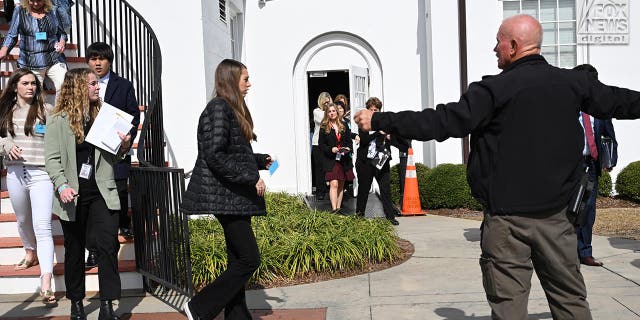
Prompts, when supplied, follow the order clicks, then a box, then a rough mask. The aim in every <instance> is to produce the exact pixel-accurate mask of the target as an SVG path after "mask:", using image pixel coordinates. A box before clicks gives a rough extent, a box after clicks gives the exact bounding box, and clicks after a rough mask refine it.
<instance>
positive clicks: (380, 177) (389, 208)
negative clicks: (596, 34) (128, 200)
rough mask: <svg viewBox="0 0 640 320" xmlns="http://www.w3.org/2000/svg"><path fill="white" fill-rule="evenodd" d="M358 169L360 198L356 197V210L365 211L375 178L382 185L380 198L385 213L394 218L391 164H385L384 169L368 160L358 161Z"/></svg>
mask: <svg viewBox="0 0 640 320" xmlns="http://www.w3.org/2000/svg"><path fill="white" fill-rule="evenodd" d="M356 171H357V172H358V198H357V199H356V212H361V213H365V209H366V208H367V200H368V199H369V189H371V183H372V182H373V178H374V177H375V178H376V181H378V186H379V187H380V200H381V201H382V207H383V208H384V215H385V217H386V218H387V219H394V218H395V214H396V208H395V207H394V206H393V202H391V174H390V170H389V164H388V163H387V164H385V165H384V166H383V167H382V169H380V170H378V168H376V167H374V166H373V165H371V164H370V163H368V161H366V160H365V161H357V162H356Z"/></svg>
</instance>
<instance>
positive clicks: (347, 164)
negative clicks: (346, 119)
mask: <svg viewBox="0 0 640 320" xmlns="http://www.w3.org/2000/svg"><path fill="white" fill-rule="evenodd" d="M337 145H338V138H337V137H336V131H335V130H333V128H332V129H331V131H329V133H327V132H326V131H324V129H322V128H320V133H319V136H318V147H319V148H320V150H322V155H324V157H322V169H323V170H324V171H325V172H330V171H331V169H333V165H334V164H335V161H336V154H335V153H333V151H331V149H333V147H335V146H337ZM340 146H341V147H346V148H349V149H350V150H351V151H353V140H351V131H345V132H343V133H342V134H341V135H340ZM351 154H352V152H349V154H347V155H345V156H343V157H342V158H341V159H340V163H341V164H342V166H343V168H344V170H345V171H347V170H350V169H353V162H352V161H351Z"/></svg>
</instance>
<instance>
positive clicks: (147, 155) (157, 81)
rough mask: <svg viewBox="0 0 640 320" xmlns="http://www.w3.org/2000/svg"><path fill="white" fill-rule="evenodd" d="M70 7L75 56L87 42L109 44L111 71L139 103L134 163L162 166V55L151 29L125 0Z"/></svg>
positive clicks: (85, 0)
mask: <svg viewBox="0 0 640 320" xmlns="http://www.w3.org/2000/svg"><path fill="white" fill-rule="evenodd" d="M71 10H72V12H71V16H72V25H71V32H70V35H69V37H70V42H72V43H75V44H77V47H78V56H80V57H83V56H85V53H86V48H87V46H88V45H89V44H91V43H93V42H96V41H102V42H105V43H107V44H109V45H111V47H112V48H113V51H114V56H115V57H114V61H113V64H112V69H113V71H114V72H116V73H118V74H119V75H120V76H122V77H124V78H126V79H128V80H129V81H131V82H132V83H133V86H134V88H135V90H136V94H137V97H138V101H139V104H140V105H143V106H145V110H144V122H143V125H142V132H141V135H140V138H139V140H138V148H137V157H138V161H139V162H140V165H141V166H144V167H163V166H164V163H165V160H164V159H165V157H164V132H163V121H162V82H161V78H162V54H161V52H160V43H159V42H158V38H157V37H156V35H155V33H154V31H153V29H152V28H151V26H150V25H149V23H148V22H147V21H146V20H145V19H144V18H143V17H142V15H141V14H140V13H139V12H138V11H137V10H136V9H134V8H133V7H132V6H131V5H130V4H129V3H128V2H127V1H126V0H76V4H75V5H74V6H73V7H72V9H71ZM152 123H153V125H151V124H152Z"/></svg>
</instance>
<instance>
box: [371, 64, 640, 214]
mask: <svg viewBox="0 0 640 320" xmlns="http://www.w3.org/2000/svg"><path fill="white" fill-rule="evenodd" d="M580 109H582V110H583V111H585V112H587V113H588V114H590V115H592V116H594V117H596V118H599V119H610V118H612V117H615V118H618V119H635V118H638V117H640V92H636V91H631V90H628V89H623V88H617V87H613V86H606V85H604V84H602V83H600V82H599V81H598V80H596V79H595V78H594V77H591V76H590V75H589V74H588V73H587V72H585V71H574V70H566V69H560V68H556V67H553V66H551V65H549V64H548V63H547V62H546V61H545V59H544V58H543V57H542V56H540V55H530V56H526V57H524V58H521V59H519V60H517V61H515V62H514V63H512V64H511V65H510V66H509V67H508V68H506V69H505V70H504V71H503V72H502V73H500V74H499V75H496V76H492V77H485V78H484V79H483V80H482V81H480V82H474V83H472V84H471V85H470V86H469V89H468V90H467V92H466V93H465V94H463V95H462V97H461V98H460V101H458V102H453V103H448V104H441V105H438V106H437V107H436V109H430V108H427V109H425V110H423V111H421V112H413V111H405V112H399V113H389V112H377V113H375V114H374V115H373V119H372V127H373V129H374V130H384V131H386V132H390V133H392V134H393V133H398V134H400V135H401V136H403V137H407V138H412V139H417V140H431V139H436V140H438V141H443V140H446V139H447V138H449V137H457V138H462V137H464V136H466V135H467V134H471V153H470V155H469V164H468V167H467V179H468V182H469V186H470V187H471V192H472V194H473V196H474V197H475V198H476V199H478V201H480V202H481V203H482V204H483V205H484V206H485V208H487V209H488V210H490V211H491V212H495V213H502V214H508V213H526V212H535V211H541V210H546V209H552V208H560V207H562V206H564V205H567V204H568V202H569V198H570V196H571V194H572V193H573V192H574V190H575V189H576V187H577V184H578V179H579V177H580V176H581V174H582V173H581V172H582V162H581V161H582V148H583V145H584V134H583V130H582V127H581V126H580V123H579V122H578V112H579V110H580Z"/></svg>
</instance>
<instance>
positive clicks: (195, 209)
mask: <svg viewBox="0 0 640 320" xmlns="http://www.w3.org/2000/svg"><path fill="white" fill-rule="evenodd" d="M250 86H251V83H249V73H248V72H247V67H246V66H245V65H244V64H242V63H240V62H238V61H235V60H230V59H225V60H223V61H222V62H221V63H220V64H219V65H218V67H217V68H216V73H215V98H214V99H213V100H211V101H210V102H209V103H208V104H207V107H206V108H205V110H204V111H203V112H202V115H201V116H200V122H199V123H198V159H197V160H196V165H195V168H194V169H193V175H192V176H191V181H190V182H189V186H188V187H187V191H186V192H185V194H184V197H183V201H182V206H181V209H182V211H183V212H184V213H186V214H213V215H215V216H216V218H217V219H218V221H219V222H220V224H221V225H222V228H223V229H224V237H225V241H226V243H227V256H228V262H227V270H225V271H224V272H223V273H222V274H220V276H219V277H218V278H217V279H216V280H215V281H214V282H212V283H210V284H209V285H207V286H206V287H205V288H204V289H202V291H200V292H199V293H198V294H196V295H195V296H194V297H193V298H192V299H191V300H190V301H187V303H185V304H184V307H183V308H184V311H185V313H186V314H187V317H188V318H189V319H190V320H192V319H213V318H214V317H215V316H217V315H218V313H220V311H222V309H224V310H225V312H224V313H225V319H251V314H250V313H249V309H248V308H247V303H246V300H245V293H244V287H245V285H246V283H247V281H248V280H249V278H250V277H251V275H252V274H253V272H254V271H255V270H256V269H257V268H258V266H259V265H260V252H259V251H258V244H257V243H256V239H255V236H254V234H253V230H252V229H251V216H261V215H266V211H265V202H264V192H265V188H266V187H265V184H264V181H262V179H261V178H260V175H259V174H258V170H264V169H268V168H269V166H270V165H271V163H272V161H271V157H270V156H269V155H266V154H257V153H253V149H252V148H251V140H254V141H255V140H256V135H255V134H254V133H253V120H252V119H251V113H250V112H249V109H248V108H247V105H246V103H245V101H244V97H245V95H246V94H247V91H248V90H249V87H250Z"/></svg>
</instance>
